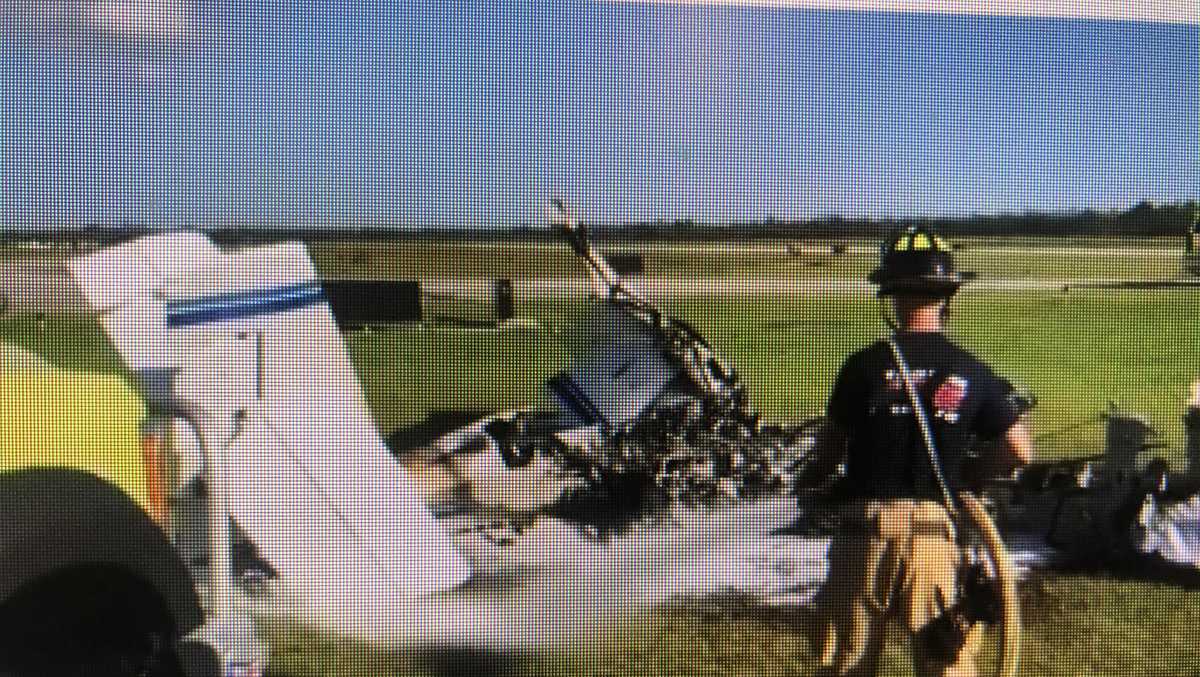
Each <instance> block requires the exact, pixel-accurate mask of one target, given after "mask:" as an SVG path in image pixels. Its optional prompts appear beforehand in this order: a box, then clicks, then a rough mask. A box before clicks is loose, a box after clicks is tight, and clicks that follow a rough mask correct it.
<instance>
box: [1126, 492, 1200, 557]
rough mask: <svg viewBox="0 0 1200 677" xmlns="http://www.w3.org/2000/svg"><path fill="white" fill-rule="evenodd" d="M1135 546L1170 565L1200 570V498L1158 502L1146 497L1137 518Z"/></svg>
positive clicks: (1143, 552)
mask: <svg viewBox="0 0 1200 677" xmlns="http://www.w3.org/2000/svg"><path fill="white" fill-rule="evenodd" d="M1138 527H1140V529H1139V530H1138V533H1137V535H1136V537H1135V540H1134V547H1135V548H1137V549H1138V551H1140V552H1141V553H1142V554H1145V555H1158V556H1159V557H1161V558H1163V559H1164V560H1166V561H1167V562H1169V563H1171V564H1178V565H1181V566H1189V567H1200V495H1193V496H1191V497H1189V498H1187V499H1186V500H1183V501H1177V502H1171V503H1159V502H1157V501H1155V500H1154V499H1153V497H1147V499H1146V502H1145V503H1144V504H1143V505H1142V510H1141V513H1140V514H1139V515H1138Z"/></svg>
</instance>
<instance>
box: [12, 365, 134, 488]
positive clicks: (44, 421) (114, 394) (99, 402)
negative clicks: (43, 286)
mask: <svg viewBox="0 0 1200 677" xmlns="http://www.w3.org/2000/svg"><path fill="white" fill-rule="evenodd" d="M143 413H144V405H143V403H142V400H141V399H140V398H139V397H138V396H137V394H136V393H135V392H134V391H133V390H132V389H131V388H130V387H129V386H128V385H127V384H126V383H125V382H124V381H123V380H121V378H120V377H118V376H115V375H105V374H87V373H74V372H67V371H61V370H58V369H54V368H52V367H46V366H29V365H24V366H14V365H13V364H12V363H11V362H8V363H6V364H0V472H6V471H10V470H19V469H25V468H35V467H59V468H74V469H78V470H83V471H86V472H89V473H91V474H93V475H96V476H97V477H99V478H101V479H103V480H105V481H107V482H110V483H111V484H114V485H116V486H117V487H119V488H120V489H121V490H123V491H124V492H125V493H126V494H128V495H129V496H130V497H131V498H133V500H134V501H136V502H137V503H138V504H139V505H141V506H142V508H143V509H145V508H146V507H147V500H146V498H147V497H146V482H145V479H146V478H145V473H144V471H143V466H142V456H141V448H140V446H139V445H140V431H139V426H140V424H141V421H142V417H143Z"/></svg>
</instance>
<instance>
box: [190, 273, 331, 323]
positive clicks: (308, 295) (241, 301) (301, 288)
mask: <svg viewBox="0 0 1200 677" xmlns="http://www.w3.org/2000/svg"><path fill="white" fill-rule="evenodd" d="M324 300H325V295H324V293H323V292H322V290H321V283H319V282H302V283H300V284H292V285H287V286H284V287H275V288H272V289H255V290H252V291H245V292H236V293H233V294H220V295H216V296H207V297H204V298H199V299H191V300H188V301H175V302H173V303H168V304H167V328H168V329H171V328H175V327H190V326H193V325H197V324H207V323H209V322H223V321H226V320H237V319H241V318H245V317H254V316H256V315H269V314H271V313H281V312H284V311H288V310H294V309H296V308H303V307H305V306H310V305H313V304H315V303H322V302H324Z"/></svg>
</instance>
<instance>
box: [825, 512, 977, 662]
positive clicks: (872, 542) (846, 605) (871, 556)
mask: <svg viewBox="0 0 1200 677" xmlns="http://www.w3.org/2000/svg"><path fill="white" fill-rule="evenodd" d="M842 524H843V526H842V528H841V529H840V530H839V532H838V534H837V535H836V536H834V537H833V541H832V543H831V544H830V546H829V577H828V578H827V579H826V582H825V585H824V586H823V587H822V588H821V591H820V592H819V593H818V595H817V600H816V602H817V609H816V610H817V613H818V614H819V617H820V619H821V621H822V622H821V624H820V627H818V628H816V630H817V636H816V637H814V639H815V640H816V648H817V651H818V652H819V654H820V656H821V665H822V669H823V673H822V674H826V675H838V676H844V677H845V676H857V675H874V674H875V671H876V669H877V664H878V661H879V654H880V651H881V650H882V648H883V640H884V636H885V630H886V624H887V621H888V619H889V618H892V617H897V618H898V619H899V620H901V621H902V622H903V623H904V625H905V627H906V628H907V629H908V632H909V637H910V639H911V640H912V641H911V644H912V652H913V665H914V669H915V671H916V674H917V675H920V676H922V677H925V676H927V675H929V676H933V675H936V676H938V677H975V675H976V669H975V661H974V657H973V656H971V655H969V653H968V652H967V651H966V650H961V651H959V652H958V656H957V659H956V660H955V661H954V662H953V663H950V664H947V663H944V662H941V661H939V660H937V659H936V658H935V657H934V656H933V655H931V653H930V652H929V651H928V649H927V647H926V642H925V641H924V639H923V636H922V635H921V634H920V633H921V631H922V630H923V629H924V628H925V626H926V625H927V624H928V623H929V622H930V621H932V620H933V619H934V618H937V617H938V616H939V615H940V614H941V613H942V611H943V610H944V609H945V608H946V607H948V606H950V605H952V604H953V603H954V601H955V599H954V598H955V593H956V586H955V578H956V575H957V571H958V566H959V563H960V561H961V558H962V554H961V551H960V550H959V548H958V546H957V545H956V543H955V540H954V525H953V523H952V522H951V520H950V518H949V516H948V514H947V513H946V510H945V508H943V507H942V506H941V505H940V504H938V503H936V502H933V501H917V500H911V499H894V500H886V501H882V500H881V501H861V502H856V503H854V504H852V505H850V506H847V508H846V509H844V510H843V513H842Z"/></svg>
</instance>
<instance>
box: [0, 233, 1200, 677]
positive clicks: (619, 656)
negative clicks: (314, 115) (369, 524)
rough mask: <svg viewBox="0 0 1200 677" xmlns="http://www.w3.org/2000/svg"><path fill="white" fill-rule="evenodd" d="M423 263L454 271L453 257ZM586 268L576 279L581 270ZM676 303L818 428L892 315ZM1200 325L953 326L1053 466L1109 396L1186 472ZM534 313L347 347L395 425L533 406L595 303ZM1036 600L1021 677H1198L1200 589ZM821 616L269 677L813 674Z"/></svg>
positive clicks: (698, 614) (525, 303)
mask: <svg viewBox="0 0 1200 677" xmlns="http://www.w3.org/2000/svg"><path fill="white" fill-rule="evenodd" d="M966 251H967V252H970V249H968V250H966ZM426 256H427V257H429V258H428V260H429V261H435V262H439V263H438V265H445V266H446V270H447V271H448V272H453V268H452V267H451V266H450V265H449V264H446V263H444V258H443V257H440V256H438V254H437V251H436V250H431V251H430V252H427V253H426ZM730 258H732V256H731V257H730ZM1035 259H1036V263H1037V266H1038V267H1039V269H1040V270H1046V271H1049V272H1056V271H1058V272H1062V273H1063V274H1070V273H1073V272H1076V271H1079V270H1085V271H1086V270H1089V269H1088V268H1086V266H1087V265H1097V266H1098V265H1101V264H1099V263H1096V262H1092V263H1088V264H1079V266H1078V267H1077V266H1076V265H1075V259H1074V258H1073V257H1071V256H1064V255H1050V256H1045V255H1043V256H1040V257H1035ZM733 260H734V261H735V262H736V259H735V258H734V259H733ZM1122 260H1123V261H1124V260H1128V259H1122ZM460 263H461V261H460ZM860 263H861V265H858V267H857V268H855V269H854V271H853V272H854V273H855V274H857V273H858V272H862V271H865V270H866V268H868V267H869V266H868V261H867V260H866V259H865V258H864V259H863V260H862V261H861V262H860ZM431 265H432V264H431ZM520 265H522V266H525V265H533V262H526V263H522V264H520ZM997 265H999V264H997ZM964 267H965V266H964ZM422 270H426V269H424V268H423V269H422ZM459 270H460V272H461V271H464V269H463V268H459ZM564 270H567V268H566V266H565V265H564ZM571 272H572V273H573V274H578V270H577V269H576V268H573V269H571ZM847 274H849V272H848V273H847ZM664 306H665V307H666V309H667V310H668V311H669V312H671V313H672V314H675V315H678V316H680V317H682V318H684V319H686V320H688V321H689V322H691V323H692V324H694V325H695V326H696V327H697V328H698V329H699V330H700V331H701V333H703V334H704V335H705V336H707V337H708V338H709V339H710V340H711V341H712V343H713V344H714V345H715V346H716V348H717V349H718V351H719V352H721V353H722V354H724V355H725V356H726V357H728V358H729V359H730V360H731V361H732V362H733V363H734V364H735V366H737V368H738V369H739V371H740V372H741V374H742V375H743V377H744V379H745V380H746V382H747V384H748V386H749V390H750V392H751V394H752V398H753V402H754V404H755V405H756V406H757V407H758V408H759V409H760V410H761V411H763V413H764V414H765V415H766V416H767V417H768V418H770V419H773V420H780V421H786V420H796V419H803V418H808V417H811V416H816V415H819V414H820V412H821V410H822V408H823V403H824V398H825V396H826V394H827V392H828V388H829V385H830V383H831V382H832V379H833V376H834V373H835V371H836V369H837V367H838V365H839V364H840V362H841V360H842V358H843V357H844V355H845V354H846V353H847V352H848V351H850V350H852V349H854V348H855V347H857V346H859V345H861V344H863V343H864V342H866V341H869V340H872V339H873V338H876V337H878V336H880V335H882V333H883V331H884V325H883V323H882V321H881V320H880V319H879V312H880V308H879V305H878V304H877V302H876V301H875V300H874V299H873V298H870V297H867V296H858V295H831V296H823V297H789V298H771V297H767V296H764V297H761V298H737V299H734V298H706V299H691V300H686V301H682V300H681V301H679V302H667V303H664ZM1198 311H1200V295H1198V294H1197V293H1196V292H1192V291H1190V290H1186V289H1174V290H1157V291H1101V290H1071V291H1069V292H1062V291H1060V290H1048V291H1022V292H1012V293H992V292H979V291H975V292H972V291H970V290H968V291H966V292H964V293H963V294H962V295H960V297H959V298H958V299H957V300H956V302H955V304H954V309H953V313H952V316H951V320H950V331H951V334H952V335H953V336H954V337H955V338H956V339H957V340H958V341H959V342H960V343H961V344H963V345H964V346H966V347H968V348H970V349H972V350H974V351H975V352H977V353H978V354H980V355H981V356H983V357H985V358H987V359H988V360H989V361H991V362H992V363H993V364H994V365H995V366H996V367H997V369H998V370H999V371H1000V372H1001V373H1002V374H1004V375H1006V376H1007V377H1009V378H1010V379H1012V380H1014V381H1018V382H1021V383H1023V384H1025V385H1027V386H1028V387H1030V388H1031V389H1032V390H1033V391H1034V392H1035V393H1036V394H1037V395H1038V397H1039V399H1040V401H1041V402H1040V405H1039V406H1038V408H1037V409H1036V410H1035V411H1034V412H1033V414H1032V424H1033V427H1034V430H1035V433H1037V434H1047V433H1054V432H1055V431H1057V430H1060V429H1070V430H1069V431H1068V432H1063V433H1061V434H1056V435H1051V436H1049V437H1045V438H1043V439H1042V440H1040V441H1039V444H1038V448H1039V453H1040V454H1041V455H1042V456H1043V457H1046V458H1058V457H1068V456H1079V455H1090V454H1094V453H1097V452H1098V451H1100V449H1101V448H1102V444H1103V428H1102V426H1101V425H1100V424H1099V423H1092V424H1088V425H1082V426H1080V427H1078V428H1073V427H1072V426H1073V425H1074V424H1077V423H1083V422H1086V421H1088V420H1089V419H1093V418H1094V417H1095V416H1096V415H1097V414H1098V413H1100V412H1101V411H1103V410H1104V408H1105V407H1106V406H1108V402H1110V401H1111V402H1115V403H1117V404H1118V405H1120V406H1122V407H1124V408H1126V409H1128V410H1131V411H1134V412H1137V413H1140V414H1142V415H1144V416H1146V417H1147V418H1148V419H1149V420H1150V421H1151V422H1152V423H1153V424H1154V425H1155V426H1157V427H1158V428H1159V429H1160V430H1161V431H1162V433H1163V436H1164V441H1165V444H1166V446H1165V447H1164V448H1163V449H1161V450H1157V451H1156V452H1155V453H1161V454H1162V455H1164V456H1166V457H1167V458H1168V459H1170V460H1171V461H1172V462H1173V463H1175V464H1176V465H1178V464H1181V463H1182V430H1181V424H1180V420H1179V417H1180V415H1181V414H1182V401H1183V399H1184V396H1185V393H1186V389H1187V384H1188V383H1189V382H1190V381H1191V379H1192V378H1194V377H1196V376H1200V360H1198V359H1197V355H1198V353H1200V340H1198V339H1200V336H1198V335H1197V332H1198V330H1197V328H1196V324H1197V323H1196V318H1197V317H1198V316H1200V313H1198ZM517 312H518V315H520V316H522V317H525V318H529V319H533V320H536V321H537V322H539V323H541V324H540V325H539V326H537V327H533V328H526V329H510V330H505V331H502V332H492V331H486V330H474V329H462V328H453V327H445V326H433V325H431V326H427V327H424V328H418V327H401V328H394V329H387V330H378V331H373V332H356V333H353V334H350V335H349V336H348V337H347V343H348V345H349V348H350V352H351V355H352V358H353V360H354V362H355V364H356V367H357V368H358V370H359V373H360V375H361V377H362V380H363V384H364V388H365V390H366V392H367V395H368V399H369V401H370V403H371V406H372V407H373V409H374V411H375V414H376V417H377V419H378V421H379V425H380V428H381V430H382V431H383V432H385V433H386V432H389V431H390V430H392V429H394V428H396V427H398V426H401V425H405V424H408V423H412V422H416V421H419V420H420V419H422V418H424V417H425V416H426V415H428V414H429V413H431V412H436V411H443V410H452V409H453V410H464V409H465V410H477V411H487V410H493V409H497V408H508V407H516V406H525V405H529V404H531V403H536V402H537V401H538V400H539V398H540V396H541V394H540V384H541V382H542V381H543V380H544V378H545V377H546V376H547V375H549V374H551V373H553V372H554V371H555V370H556V369H558V368H561V366H562V365H563V364H564V363H565V362H566V361H567V360H568V359H569V351H568V350H566V348H565V346H564V339H565V336H566V335H567V333H568V332H567V331H566V330H567V328H568V327H569V326H570V324H571V323H572V321H573V319H574V318H577V317H578V316H579V315H580V314H581V313H583V312H586V304H585V303H583V302H582V301H580V300H570V299H557V300H554V299H540V300H535V299H525V298H520V299H518V308H517ZM0 339H2V340H5V341H8V342H12V343H16V344H19V345H22V346H24V347H26V348H29V349H31V350H34V351H36V352H39V353H41V354H43V355H44V356H46V357H47V358H48V359H49V360H50V361H52V362H54V363H57V364H60V365H63V366H68V367H72V368H83V369H90V370H100V371H112V370H116V369H119V367H118V360H117V359H116V356H115V354H114V353H113V352H112V350H111V349H110V348H108V347H107V345H106V344H105V343H104V341H103V337H102V333H101V332H100V331H99V328H98V327H97V326H96V324H95V322H94V320H93V319H92V318H90V317H87V316H83V315H70V316H53V317H50V318H48V319H47V320H46V321H44V322H43V321H39V320H38V319H37V318H35V317H33V316H31V315H7V316H2V317H0ZM5 395H6V396H11V394H5ZM1143 574H1147V575H1143ZM1023 593H1024V595H1025V608H1024V612H1025V620H1026V626H1027V629H1026V634H1025V646H1026V649H1025V652H1024V660H1023V665H1024V667H1025V670H1024V671H1023V674H1036V675H1093V674H1095V675H1164V676H1166V675H1195V674H1200V658H1198V656H1200V651H1198V650H1197V649H1196V647H1197V646H1200V585H1198V584H1197V581H1196V579H1195V577H1192V578H1189V579H1187V580H1174V581H1168V580H1162V579H1160V578H1158V577H1157V576H1149V572H1136V571H1135V572H1124V573H1123V574H1121V575H1117V574H1113V573H1104V572H1090V573H1089V572H1076V573H1054V574H1047V575H1045V576H1043V577H1040V578H1039V579H1037V580H1035V581H1033V582H1030V583H1028V584H1026V585H1025V586H1024V587H1023ZM807 621H808V619H807V618H806V617H805V615H804V613H803V611H802V610H794V609H792V610H786V609H785V610H777V609H764V608H761V607H758V606H756V605H754V604H750V603H747V602H746V600H737V599H727V600H708V601H701V600H695V601H683V602H681V603H680V604H678V605H675V606H672V607H669V608H662V609H659V610H656V611H654V612H651V613H647V614H642V615H639V616H637V617H636V618H634V619H632V620H631V622H629V623H628V624H624V625H622V626H620V627H614V628H612V629H610V630H609V631H608V632H607V633H604V634H601V635H598V636H596V637H594V638H592V639H591V640H590V641H587V642H574V643H571V644H568V645H563V646H558V647H547V648H543V649H539V650H536V651H528V652H522V653H501V652H490V651H482V650H477V651H460V652H445V653H442V654H438V655H429V654H423V653H418V652H415V651H381V650H378V649H376V648H373V647H369V646H364V645H362V644H358V643H355V642H353V641H348V640H343V639H340V638H336V637H330V636H324V635H319V634H315V633H312V632H309V631H306V630H303V629H300V628H295V627H287V628H273V629H272V636H273V638H274V640H275V641H274V643H273V646H274V651H275V655H274V658H273V661H272V664H271V666H270V671H269V674H272V675H275V676H276V677H284V676H289V677H307V676H310V675H312V676H315V675H414V676H418V675H419V676H434V675H459V674H461V675H468V674H481V675H487V674H491V675H541V676H563V677H575V676H582V675H594V676H597V677H599V676H600V675H614V676H626V675H628V676H632V675H657V674H686V675H724V674H742V675H789V674H796V675H804V674H810V673H811V672H812V671H813V669H814V665H815V663H814V656H813V653H812V650H811V649H810V648H809V647H808V645H807V644H806V642H805V641H804V639H803V637H802V633H801V629H802V628H804V627H805V624H806V623H807ZM883 674H894V675H905V674H910V672H909V669H908V659H907V656H906V653H905V651H904V644H903V642H902V640H901V638H899V637H896V641H894V642H892V644H891V646H890V647H889V650H888V652H887V654H886V656H885V670H884V673H883Z"/></svg>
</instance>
